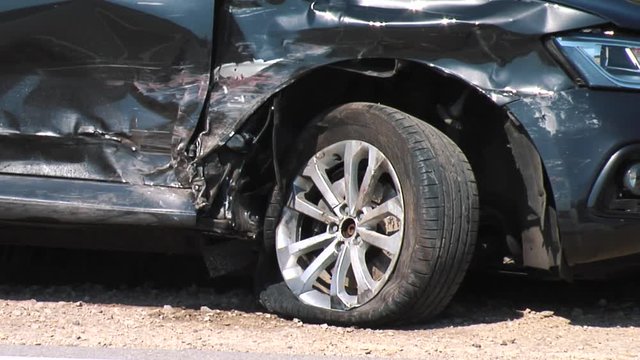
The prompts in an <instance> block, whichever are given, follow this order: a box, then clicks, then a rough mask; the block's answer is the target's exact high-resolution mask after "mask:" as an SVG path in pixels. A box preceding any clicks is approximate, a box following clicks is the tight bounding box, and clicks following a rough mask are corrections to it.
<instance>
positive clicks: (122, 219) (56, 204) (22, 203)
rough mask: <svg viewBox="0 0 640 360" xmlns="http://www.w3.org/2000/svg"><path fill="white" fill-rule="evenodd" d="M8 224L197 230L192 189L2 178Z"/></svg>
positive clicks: (1, 200)
mask: <svg viewBox="0 0 640 360" xmlns="http://www.w3.org/2000/svg"><path fill="white" fill-rule="evenodd" d="M0 184H1V186H0V213H1V214H2V219H4V220H17V221H25V222H38V223H42V222H45V223H58V222H69V223H80V224H124V225H162V226H170V227H195V225H196V209H195V207H194V203H193V198H192V195H191V190H190V189H175V188H165V187H154V186H144V185H129V184H119V183H106V182H96V181H85V180H69V179H55V178H41V177H28V176H17V175H2V174H0Z"/></svg>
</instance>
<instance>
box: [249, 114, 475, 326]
mask: <svg viewBox="0 0 640 360" xmlns="http://www.w3.org/2000/svg"><path fill="white" fill-rule="evenodd" d="M344 140H362V141H366V142H368V143H370V144H372V145H374V146H375V147H377V148H378V149H379V150H381V151H382V152H383V153H384V154H385V156H386V157H387V158H388V159H389V161H390V162H391V164H392V165H393V166H394V169H395V170H396V173H397V175H398V177H399V180H400V185H401V188H402V191H403V196H404V202H405V204H404V206H405V235H404V241H403V245H402V249H401V251H400V257H399V259H398V262H397V264H396V267H395V269H394V271H393V273H392V275H391V277H390V278H389V281H388V282H387V284H386V285H385V286H384V288H383V289H382V290H381V291H380V292H379V293H378V294H377V295H376V296H375V297H374V298H373V299H371V300H370V301H369V302H367V303H366V304H364V305H362V306H360V307H357V308H354V309H351V310H348V311H335V310H327V309H322V308H316V307H312V306H308V305H305V304H303V303H302V302H300V301H299V300H298V299H297V298H296V297H295V296H294V295H293V294H292V293H291V292H290V291H289V288H288V287H287V286H286V284H285V283H284V282H283V281H282V278H281V277H278V276H279V268H278V265H277V263H276V260H275V229H276V227H277V225H278V221H279V219H280V216H281V212H282V206H283V202H284V201H283V200H284V199H283V198H284V197H283V196H282V195H281V194H280V192H279V191H278V189H277V187H276V189H275V190H274V192H273V194H272V197H271V202H270V204H269V207H268V210H267V213H266V217H265V226H264V240H265V253H264V254H263V255H264V257H263V262H262V264H263V267H262V269H261V270H260V271H261V277H263V278H264V277H265V276H266V275H265V274H266V273H265V270H267V268H268V270H269V271H270V272H271V273H272V274H276V275H275V277H276V279H278V280H277V281H275V282H272V284H271V285H269V286H266V287H264V290H263V291H262V292H261V294H260V301H261V302H262V304H263V305H264V306H265V307H266V308H267V309H268V310H270V311H273V312H275V313H278V314H280V315H282V316H285V317H290V318H291V317H295V318H299V319H301V320H303V321H307V322H316V323H331V324H338V325H357V326H379V325H388V324H391V323H412V322H423V321H426V320H427V319H429V318H432V317H433V316H435V315H437V314H438V313H440V312H441V311H442V310H443V309H444V308H445V306H446V305H447V304H448V303H449V301H450V300H451V298H452V297H453V295H454V294H455V292H456V290H457V289H458V287H459V285H460V283H461V282H462V279H463V278H464V275H465V273H466V270H467V267H468V266H469V263H470V262H471V258H472V255H473V250H474V247H475V239H476V230H477V220H478V196H477V189H476V183H475V180H474V176H473V172H472V170H471V166H470V165H469V162H468V161H467V159H466V157H465V156H464V154H463V153H462V151H461V150H460V149H459V148H458V146H457V145H456V144H455V143H453V141H451V140H450V139H449V138H448V137H447V136H445V135H444V134H443V133H441V132H440V131H438V130H437V129H435V128H434V127H432V126H430V125H428V124H426V123H424V122H422V121H420V120H418V119H416V118H414V117H412V116H410V115H407V114H405V113H403V112H401V111H398V110H396V109H393V108H389V107H386V106H383V105H377V104H370V103H351V104H346V105H343V106H340V107H337V108H335V109H333V110H331V111H329V112H327V113H325V114H323V115H322V116H320V117H319V118H318V119H316V120H315V121H314V122H312V123H311V124H310V126H309V127H308V128H307V129H306V130H305V131H304V133H303V135H302V136H301V138H300V139H299V141H297V142H296V143H297V146H296V147H295V148H293V149H291V151H290V153H289V160H288V161H285V162H282V165H283V169H282V174H283V177H285V179H287V181H290V180H291V179H293V178H294V177H295V176H296V174H297V173H298V172H299V171H300V169H302V167H303V166H304V164H306V162H307V161H308V159H310V158H311V157H312V156H313V155H314V154H315V153H317V152H318V151H320V150H321V149H323V148H325V147H326V146H329V145H331V144H333V143H336V142H339V141H344ZM287 184H288V182H287ZM287 191H288V190H287ZM274 267H275V268H274Z"/></svg>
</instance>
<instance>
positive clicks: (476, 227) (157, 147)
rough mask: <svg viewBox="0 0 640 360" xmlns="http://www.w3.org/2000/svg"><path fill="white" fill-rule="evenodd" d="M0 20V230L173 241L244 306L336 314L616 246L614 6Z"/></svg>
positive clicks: (621, 169) (463, 4)
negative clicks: (251, 292)
mask: <svg viewBox="0 0 640 360" xmlns="http://www.w3.org/2000/svg"><path fill="white" fill-rule="evenodd" d="M0 29H1V30H2V31H1V32H0V33H1V34H2V35H0V53H1V56H0V63H1V66H0V219H2V221H3V222H5V223H14V224H15V223H20V224H32V225H33V224H38V225H39V226H44V227H54V226H56V227H59V226H62V225H78V226H80V225H82V226H106V227H111V226H112V227H122V226H123V227H128V228H136V229H138V230H137V231H142V233H144V232H145V231H146V229H155V230H157V229H161V230H162V229H167V231H174V230H176V229H178V230H181V231H182V230H184V231H192V232H196V233H198V234H202V235H203V240H202V242H201V243H200V244H199V245H198V246H196V250H197V251H200V252H201V253H202V254H203V255H204V257H205V258H206V259H207V264H208V265H209V269H210V272H211V273H212V274H218V273H221V272H223V271H224V269H223V268H224V266H222V265H225V266H227V267H230V268H234V267H239V266H240V265H243V266H244V265H246V264H249V263H251V262H252V259H253V258H255V257H257V261H256V263H257V265H256V267H257V270H256V276H255V278H256V288H257V289H258V291H259V297H260V301H261V302H262V304H263V305H264V306H265V307H266V308H267V309H268V310H270V311H273V312H276V313H278V314H281V315H282V316H286V317H296V318H299V319H302V320H304V321H311V322H323V323H324V322H326V323H333V324H343V325H359V326H377V325H382V324H390V323H411V322H420V321H426V320H428V319H430V318H432V317H434V316H436V315H437V314H439V313H440V312H441V311H442V310H443V309H444V308H445V307H446V305H447V304H448V302H449V301H450V300H451V298H452V297H453V295H454V294H455V292H456V290H457V289H458V287H459V285H460V283H461V281H462V280H463V278H464V276H465V274H466V273H467V272H468V271H469V268H470V266H471V265H472V264H473V269H475V268H476V267H493V268H497V269H503V270H507V271H519V272H531V271H535V272H545V273H546V274H548V275H549V276H552V277H557V278H561V279H567V280H570V279H572V278H573V277H574V276H575V274H577V273H578V271H579V269H580V267H581V265H584V264H591V263H598V262H601V261H604V260H610V259H617V258H621V257H624V256H627V255H632V254H637V253H640V241H638V240H637V234H638V233H640V125H639V122H638V119H639V118H640V107H638V105H637V104H638V103H637V101H638V100H639V99H640V2H639V1H637V0H608V1H606V2H604V1H600V2H598V1H589V0H553V1H543V0H526V1H524V0H436V1H433V0H411V1H405V0H189V1H183V0H154V1H133V0H4V1H2V4H1V5H0ZM82 241H84V242H86V243H90V242H92V241H96V240H95V239H91V238H86V239H82Z"/></svg>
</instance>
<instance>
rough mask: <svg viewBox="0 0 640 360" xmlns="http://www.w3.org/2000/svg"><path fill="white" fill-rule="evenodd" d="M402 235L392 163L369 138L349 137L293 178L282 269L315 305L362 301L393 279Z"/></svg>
mask: <svg viewBox="0 0 640 360" xmlns="http://www.w3.org/2000/svg"><path fill="white" fill-rule="evenodd" d="M403 235H404V201H403V197H402V190H401V187H400V182H399V180H398V176H397V174H396V172H395V170H394V169H393V166H392V165H391V162H389V160H388V159H387V158H386V156H385V155H384V154H383V153H382V152H381V151H380V150H378V149H377V148H376V147H375V146H373V145H371V144H369V143H366V142H363V141H356V140H349V141H342V142H339V143H336V144H333V145H331V146H328V147H326V148H324V149H323V150H322V151H320V152H318V153H317V154H315V155H314V156H313V157H312V158H311V159H310V160H309V161H308V162H307V164H306V166H305V168H304V170H303V171H302V173H301V174H300V175H298V176H297V177H296V178H295V180H294V182H293V186H292V191H291V194H290V195H289V199H288V202H287V206H285V208H284V209H283V213H282V217H281V219H280V222H279V224H278V227H277V229H276V251H277V256H278V263H279V265H280V271H281V273H282V276H283V278H284V280H285V282H286V284H287V286H288V287H289V289H290V290H291V291H292V292H293V293H294V294H295V295H296V296H297V297H298V298H299V299H300V300H301V301H302V302H304V303H306V304H308V305H312V306H315V307H320V308H325V309H332V310H348V309H351V308H355V307H358V306H361V305H363V304H365V303H367V302H368V301H369V300H371V299H372V298H373V297H374V296H375V295H376V294H377V293H378V292H379V291H380V290H381V289H382V288H383V287H384V285H385V283H386V282H387V281H388V279H389V276H390V275H391V273H392V272H393V269H394V267H395V264H396V262H397V260H398V257H399V255H400V251H401V248H402V240H403Z"/></svg>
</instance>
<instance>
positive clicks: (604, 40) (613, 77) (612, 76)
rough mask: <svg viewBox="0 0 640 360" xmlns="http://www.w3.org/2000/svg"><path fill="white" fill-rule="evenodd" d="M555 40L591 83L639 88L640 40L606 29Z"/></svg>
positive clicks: (591, 84) (602, 85) (594, 84)
mask: <svg viewBox="0 0 640 360" xmlns="http://www.w3.org/2000/svg"><path fill="white" fill-rule="evenodd" d="M555 41H556V44H557V45H558V46H559V48H560V49H561V50H562V52H563V53H564V55H565V56H566V57H567V58H568V59H569V60H570V61H571V63H572V64H573V65H574V66H575V68H576V69H577V70H578V71H579V72H580V73H581V74H582V76H583V77H584V79H585V80H586V81H587V82H588V84H589V85H590V86H599V87H618V88H632V89H640V39H633V38H627V37H623V36H616V35H615V34H614V33H613V32H607V33H605V34H602V35H574V36H566V37H558V38H556V39H555Z"/></svg>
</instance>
